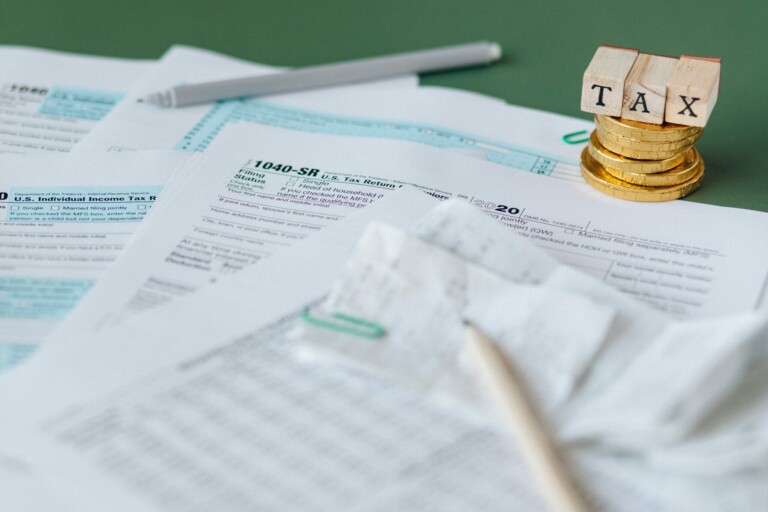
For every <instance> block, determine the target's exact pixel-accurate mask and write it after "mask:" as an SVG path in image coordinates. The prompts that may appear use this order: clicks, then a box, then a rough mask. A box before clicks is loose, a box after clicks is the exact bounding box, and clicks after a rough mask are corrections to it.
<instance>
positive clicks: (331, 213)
mask: <svg viewBox="0 0 768 512" xmlns="http://www.w3.org/2000/svg"><path fill="white" fill-rule="evenodd" d="M188 178H189V179H186V180H184V182H183V183H181V184H180V186H179V187H178V188H176V189H174V190H173V191H172V192H171V197H170V200H169V201H168V202H165V205H164V207H163V209H161V210H160V211H158V212H157V215H156V216H154V219H155V221H156V222H154V223H153V224H152V225H150V226H147V229H145V230H142V233H141V234H140V235H139V237H138V238H137V239H136V240H135V243H133V244H131V247H130V248H129V249H128V252H127V253H126V257H124V258H122V259H121V261H120V262H119V263H118V267H116V268H117V270H115V272H111V273H109V275H107V276H105V278H104V279H103V280H101V281H100V283H98V284H97V285H96V286H95V287H94V288H93V290H92V291H91V292H90V293H89V294H88V297H87V298H86V300H85V302H83V303H82V306H81V307H80V308H77V309H76V310H75V311H74V312H73V314H72V316H70V318H68V319H67V321H66V322H65V323H64V324H63V326H62V329H61V330H60V331H59V333H58V334H59V335H61V336H63V337H68V338H76V337H77V335H82V333H87V332H93V331H94V329H96V328H97V326H102V325H104V324H105V323H106V322H108V321H109V322H120V319H121V318H123V317H124V316H125V315H126V314H129V313H131V312H133V313H135V312H138V311H144V310H146V309H151V308H153V307H155V306H157V305H158V304H164V303H166V302H168V301H171V300H173V299H174V298H176V297H179V296H184V295H187V294H189V293H191V292H193V291H195V290H197V289H198V288H200V287H202V286H204V285H206V284H208V283H210V282H213V281H215V280H216V279H218V278H219V277H220V276H223V275H227V274H233V273H236V272H239V271H241V270H242V269H243V268H245V267H247V266H249V265H252V264H253V263H256V262H258V261H260V260H261V259H263V258H265V257H268V256H270V255H272V254H279V251H281V250H282V249H283V248H285V247H288V246H290V245H292V244H294V243H295V242H296V241H298V240H302V239H304V238H306V237H308V236H310V235H312V234H314V233H316V232H318V231H320V230H322V229H324V228H325V227H326V226H328V225H330V224H332V223H334V222H336V221H338V220H339V219H341V218H344V217H345V216H347V215H348V214H349V213H351V212H352V211H355V210H357V209H359V208H364V207H365V206H366V205H368V204H371V203H372V202H375V201H376V200H377V199H378V198H379V197H382V196H383V195H386V194H387V193H389V192H391V191H392V190H395V189H397V188H399V187H401V186H403V185H413V186H415V187H417V188H419V189H421V190H422V191H424V192H426V193H428V194H430V195H432V196H433V197H436V198H438V199H447V198H458V199H462V200H464V201H467V202H469V203H470V204H473V205H475V206H476V207H478V208H480V209H481V210H482V211H485V212H487V213H488V214H490V215H492V216H495V217H496V218H498V219H499V220H500V221H501V222H502V223H503V224H505V225H507V226H508V227H509V228H511V229H513V230H514V231H515V232H517V233H518V234H519V235H521V236H524V237H526V238H528V239H529V240H531V241H532V242H534V243H535V244H536V245H538V246H539V247H541V248H543V249H546V250H548V251H549V252H550V254H551V255H553V256H554V257H555V258H556V259H558V260H559V261H560V262H562V263H566V264H568V265H571V266H575V267H577V268H579V269H582V270H584V271H586V272H588V273H590V274H592V275H593V276H595V277H597V278H598V279H600V280H602V281H605V282H607V283H610V284H612V285H615V286H618V287H619V288H620V289H621V290H622V291H623V292H625V293H626V294H629V295H632V296H633V297H635V298H636V299H639V300H641V301H643V302H646V303H648V304H650V305H652V306H654V307H655V308H657V309H662V310H665V311H668V312H670V313H673V314H676V315H680V316H704V315H715V314H719V313H726V312H731V311H738V310H748V309H752V308H754V307H755V305H756V303H757V302H758V300H759V297H760V294H761V293H762V289H763V285H764V281H765V275H766V269H765V268H762V267H760V264H759V263H758V262H760V261H764V260H763V259H761V257H756V255H762V254H766V255H767V256H768V241H765V240H754V237H753V236H752V234H753V233H755V232H761V230H764V229H765V227H766V226H765V225H766V223H768V216H766V215H765V214H759V213H756V212H750V211H741V210H732V209H725V208H716V207H711V206H704V205H698V204H692V203H686V202H675V203H669V204H662V205H645V204H635V203H628V202H623V201H619V200H614V199H612V198H605V197H603V196H602V195H601V194H599V193H596V192H594V191H593V190H591V189H590V188H589V187H588V186H586V185H585V184H583V183H580V184H573V183H569V182H566V181H564V180H549V179H546V178H542V177H540V176H535V175H533V174H529V173H523V172H513V171H510V170H509V169H508V168H506V167H503V166H499V165H495V164H492V163H488V162H483V161H481V160H478V159H469V158H462V157H461V156H457V155H455V154H451V153H449V152H445V151H442V150H440V149H436V148H430V147H426V146H423V145H417V144H410V143H404V142H394V141H383V140H371V139H353V138H348V137H338V136H331V135H320V134H305V133H299V132H294V131H288V130H280V129H275V128H268V127H264V126H258V125H231V126H227V127H225V128H224V129H223V131H222V133H221V134H220V135H219V137H218V138H217V140H216V141H215V142H214V143H213V144H212V145H211V147H210V148H209V149H208V150H207V151H206V152H205V153H203V155H202V160H201V162H200V163H199V165H198V166H197V167H196V168H195V169H193V170H192V171H191V174H190V175H189V176H188ZM670 215H675V216H676V218H678V219H680V220H679V222H680V223H684V224H685V225H686V226H687V229H686V231H685V233H681V232H680V231H679V230H678V229H675V228H674V227H672V226H669V223H667V222H665V220H666V219H668V218H669V216H670ZM721 226H722V229H720V227H721ZM716 228H717V229H716ZM747 247H749V250H747ZM308 264H311V262H308ZM508 264H509V265H515V261H514V259H512V258H511V259H510V261H509V262H508ZM756 276H758V277H757V278H756ZM137 283H140V284H137ZM58 338H59V336H57V339H58Z"/></svg>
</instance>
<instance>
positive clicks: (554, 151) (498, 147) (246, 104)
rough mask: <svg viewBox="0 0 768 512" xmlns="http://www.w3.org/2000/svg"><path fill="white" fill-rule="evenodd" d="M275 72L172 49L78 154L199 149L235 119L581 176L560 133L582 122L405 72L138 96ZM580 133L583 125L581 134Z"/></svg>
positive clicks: (573, 148) (574, 154)
mask: <svg viewBox="0 0 768 512" xmlns="http://www.w3.org/2000/svg"><path fill="white" fill-rule="evenodd" d="M267 71H273V70H271V69H269V68H265V67H263V66H262V67H254V65H252V64H245V63H243V62H242V61H237V60H234V59H232V58H229V57H225V56H222V55H218V54H215V53H212V52H207V51H203V50H197V49H194V48H188V47H179V46H177V47H173V48H171V49H170V50H169V51H168V53H167V54H166V55H165V56H163V58H162V59H161V60H160V61H159V62H158V64H157V66H156V68H155V70H154V72H152V73H149V74H148V75H147V76H146V77H145V79H144V80H143V81H142V82H141V83H140V84H138V85H137V86H136V88H135V89H134V90H132V92H131V93H130V95H129V96H128V98H127V99H126V101H125V102H124V103H122V104H121V105H120V106H119V107H117V108H116V109H115V111H114V112H112V114H111V115H110V116H109V117H108V118H106V119H105V120H104V122H103V123H102V124H101V125H100V126H99V129H98V130H96V131H94V133H92V134H91V135H90V136H89V137H87V138H86V139H84V140H83V141H82V143H81V144H80V145H79V146H78V147H77V150H82V151H108V150H116V149H170V148H176V149H180V150H185V151H203V150H205V149H206V148H207V147H208V145H209V144H211V142H212V141H214V140H215V139H216V138H217V137H218V135H219V133H221V131H222V129H223V128H224V127H225V126H227V125H229V124H232V123H238V122H242V123H251V124H261V125H268V126H275V127H279V128H287V129H292V130H298V131H304V132H313V133H328V134H335V135H349V136H355V137H370V138H377V139H388V140H407V141H411V142H416V143H419V144H424V145H428V146H432V147H439V148H444V149H446V150H448V151H452V152H458V153H462V154H468V155H473V156H476V157H478V158H482V159H485V160H489V161H492V162H496V163H499V164H501V165H505V166H508V167H510V168H513V169H519V170H524V171H527V172H532V173H536V174H542V175H547V176H554V177H558V178H563V179H568V180H580V179H581V178H580V177H579V164H578V160H579V152H580V146H574V145H570V144H566V143H565V142H564V141H563V135H565V134H568V133H571V132H576V131H582V130H588V129H590V126H591V123H587V122H586V121H583V120H580V119H574V118H569V117H565V116H561V115H557V114H551V113H547V112H541V111H536V110H532V109H527V108H521V107H513V106H509V105H506V104H505V103H504V102H503V101H501V100H498V99H496V98H491V97H488V96H483V95H480V94H476V93H470V92H465V91H456V90H450V89H443V88H436V87H413V85H415V83H416V82H415V80H414V79H412V78H406V79H397V80H388V81H383V82H374V83H371V84H360V85H355V86H346V87H334V88H328V89H320V90H314V91H305V92H301V93H294V94H282V95H276V96H270V97H267V98H263V99H253V98H250V99H241V100H231V101H222V102H217V103H216V104H214V105H207V106H206V105H203V106H196V107H186V108H183V109H174V110H173V111H170V112H169V111H168V110H165V109H159V108H157V107H154V106H151V105H147V104H139V103H137V102H136V99H137V98H141V97H144V96H145V95H147V94H149V93H152V92H155V91H157V90H162V89H165V88H168V87H170V86H173V85H176V84H178V83H179V82H195V81H204V80H215V79H221V78H230V77H232V76H242V75H243V74H246V73H255V72H261V73H264V72H267ZM585 133H586V132H585Z"/></svg>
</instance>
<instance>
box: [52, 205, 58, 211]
mask: <svg viewBox="0 0 768 512" xmlns="http://www.w3.org/2000/svg"><path fill="white" fill-rule="evenodd" d="M58 209H59V207H58V206H56V205H53V206H51V210H58Z"/></svg>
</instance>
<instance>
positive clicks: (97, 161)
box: [0, 151, 195, 371]
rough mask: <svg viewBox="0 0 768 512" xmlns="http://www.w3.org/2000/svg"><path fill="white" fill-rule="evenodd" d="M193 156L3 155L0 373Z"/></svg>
mask: <svg viewBox="0 0 768 512" xmlns="http://www.w3.org/2000/svg"><path fill="white" fill-rule="evenodd" d="M194 159H195V155H189V154H184V153H180V152H172V151H161V152H159V151H153V152H145V153H134V154H117V153H110V154H83V155H75V154H69V155H26V156H13V155H0V169H2V172H0V290H2V294H0V371H2V370H4V369H7V368H9V367H10V366H12V365H14V364H15V363H16V362H18V361H20V360H21V359H23V358H25V357H26V356H28V355H29V354H31V353H32V352H33V351H34V350H35V349H36V347H37V345H38V344H39V343H40V342H41V341H42V340H43V339H44V338H45V337H46V335H47V334H48V333H49V332H50V331H51V330H52V329H53V328H54V327H55V325H56V324H57V323H59V322H60V321H61V320H62V319H63V318H64V317H65V316H66V315H67V314H68V313H69V311H70V310H72V308H74V306H75V304H76V303H77V302H78V301H79V300H80V298H81V297H82V296H83V295H84V294H85V293H86V292H87V291H88V289H89V288H90V287H91V286H93V284H94V282H95V281H96V280H97V279H98V278H99V277H100V276H101V275H102V274H103V273H104V272H105V271H106V270H107V269H108V268H109V266H110V265H111V264H112V263H113V262H114V260H115V259H116V258H117V256H118V255H119V254H120V252H121V250H122V249H123V247H125V245H126V244H127V243H128V241H129V240H130V238H131V236H132V235H133V233H134V232H135V231H136V230H137V229H138V228H139V225H140V222H141V221H142V220H143V218H144V216H145V215H146V214H147V213H148V212H149V211H150V209H151V208H152V205H153V204H154V202H155V200H156V198H157V196H158V195H159V194H160V192H161V190H162V189H163V186H164V185H165V183H166V181H167V180H168V179H169V177H170V176H171V175H172V174H173V173H174V171H176V170H177V169H183V168H185V167H186V166H187V165H188V164H189V163H190V162H191V160H194Z"/></svg>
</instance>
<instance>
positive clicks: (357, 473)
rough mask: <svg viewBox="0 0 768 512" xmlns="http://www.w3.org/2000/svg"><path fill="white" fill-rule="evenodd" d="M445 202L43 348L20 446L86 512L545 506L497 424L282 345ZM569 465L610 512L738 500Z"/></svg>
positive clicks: (11, 390)
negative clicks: (90, 339)
mask: <svg viewBox="0 0 768 512" xmlns="http://www.w3.org/2000/svg"><path fill="white" fill-rule="evenodd" d="M398 196H400V197H398ZM433 203H434V199H431V198H429V197H427V196H425V195H418V194H417V195H413V193H412V192H408V191H407V190H402V191H399V192H398V193H397V194H392V195H390V196H388V197H386V198H384V199H382V200H381V201H380V202H379V203H378V204H375V205H372V206H371V207H370V208H366V209H364V210H361V211H360V212H359V214H358V215H354V216H350V217H349V218H348V219H346V220H345V221H344V222H343V223H339V224H337V225H336V226H334V227H331V228H329V229H328V230H326V231H324V232H323V233H321V234H319V235H318V236H317V237H314V238H313V239H310V240H307V241H306V242H304V243H302V244H300V245H296V246H295V247H293V248H290V249H287V250H286V251H284V252H283V257H282V258H280V259H278V258H272V259H269V260H267V261H265V262H264V263H262V264H260V265H258V266H255V267H252V268H250V269H248V270H246V271H244V272H243V273H242V274H240V275H239V276H238V277H236V278H235V277H229V278H226V279H222V280H221V282H220V283H219V284H218V285H217V286H215V287H208V288H207V289H205V290H202V291H201V292H200V293H199V294H196V295H193V296H190V297H187V298H185V299H181V300H179V301H176V302H175V303H172V304H170V305H168V306H166V307H165V308H163V310H155V311H151V312H148V313H147V314H146V315H145V316H143V317H142V319H141V321H137V322H131V324H130V325H126V326H123V328H121V329H120V331H119V332H117V331H115V332H114V333H113V334H115V335H116V336H118V337H119V341H118V342H117V343H116V344H114V345H111V346H110V345H109V344H105V343H94V344H91V345H89V346H87V347H86V346H81V347H78V348H76V349H74V350H72V351H71V352H66V353H62V354H60V355H58V356H57V357H52V356H50V355H48V356H47V357H46V353H43V354H41V356H40V357H39V358H37V359H36V360H35V361H33V362H32V363H31V364H30V365H27V366H26V367H24V368H22V369H20V371H19V372H17V373H15V374H12V375H9V376H8V379H7V380H6V381H5V382H4V383H2V387H0V410H2V411H3V412H2V414H0V422H1V424H2V428H3V431H4V432H6V436H7V437H6V441H7V442H12V443H13V444H14V449H16V450H19V451H21V452H23V453H25V454H26V456H27V457H28V458H29V460H31V461H33V462H34V463H35V464H36V465H37V466H36V467H37V470H38V471H37V473H36V474H37V475H38V476H39V477H40V478H43V479H44V481H45V482H47V483H48V485H51V486H53V488H55V489H56V490H57V492H59V493H61V496H62V499H67V500H72V503H75V504H76V509H77V510H83V511H87V510H103V509H104V508H105V507H108V508H110V510H115V511H121V510H153V511H154V510H164V511H170V510H185V511H196V510H201V511H202V510H210V509H211V508H221V509H226V510H231V511H238V510H253V509H256V508H258V509H261V508H264V509H271V508H279V509H280V510H313V511H317V510H338V509H339V508H344V509H345V510H360V511H363V510H366V511H367V510H370V511H373V510H377V511H378V510H382V511H383V510H412V509H419V508H420V509H439V510H446V511H457V512H458V511H460V510H478V509H482V510H488V511H494V510H499V511H501V510H508V509H509V507H510V505H513V506H517V507H519V508H521V509H525V510H536V509H539V508H541V506H542V505H541V502H540V500H539V498H538V496H537V494H536V493H535V491H534V490H533V482H531V481H530V480H529V477H528V475H527V474H526V473H525V472H524V470H523V469H522V466H521V465H520V464H519V463H518V462H517V457H516V455H515V452H514V450H513V449H512V448H511V447H510V446H509V444H508V443H507V442H506V441H505V439H504V438H503V437H501V436H500V435H499V434H498V433H496V432H495V431H494V430H489V429H487V428H484V427H481V426H478V425H476V424H474V423H471V422H467V421H466V420H465V419H463V418H461V417H458V416H456V415H453V414H451V413H450V412H449V411H446V410H443V409H441V408H436V407H434V405H433V404H431V403H430V402H429V401H426V400H424V399H423V397H421V396H420V395H418V394H413V393H410V392H408V390H406V389H401V388H398V387H396V386H391V385H388V384H386V383H385V382H380V381H377V380H371V379H368V378H364V377H363V376H361V375H357V374H355V373H347V372H339V371H337V370H335V369H334V370H333V371H325V370H324V369H323V368H322V367H314V366H302V365H297V364H296V363H295V361H294V360H293V359H292V358H291V357H290V356H289V354H290V352H291V351H292V348H293V347H292V344H291V342H290V341H289V340H287V339H285V338H284V336H283V333H285V331H286V330H287V329H289V328H290V327H291V326H292V325H293V323H294V320H295V319H296V318H297V316H298V314H299V313H300V311H301V309H302V307H303V306H304V305H309V304H312V303H314V302H316V301H317V298H319V297H320V296H322V295H323V294H324V293H325V290H327V289H328V287H329V286H330V284H331V281H332V280H333V276H334V275H335V274H336V273H337V272H338V271H339V270H340V269H341V267H342V266H343V262H344V260H345V258H346V255H347V254H348V253H349V251H350V249H351V245H352V244H353V241H354V239H355V238H356V237H357V236H358V235H359V233H360V232H361V231H362V229H363V227H364V225H365V224H366V223H367V221H368V220H370V219H371V218H374V219H377V220H380V221H384V222H388V223H392V224H395V225H408V224H410V223H412V222H413V219H417V218H418V217H419V216H420V215H421V214H423V213H424V211H425V210H426V209H427V208H428V207H429V206H430V205H431V204H433ZM350 222H352V223H354V227H353V226H351V225H350ZM308 253H309V254H312V261H313V263H314V264H315V265H317V267H314V266H309V265H306V262H307V257H306V255H307V254H308ZM286 269H291V270H292V271H291V272H288V273H287V274H286V273H285V271H286ZM278 275H281V277H280V278H279V279H278V278H277V276H278ZM264 283H270V284H269V286H264ZM256 286H258V287H259V288H261V290H260V291H258V292H255V291H254V289H255V287H256ZM212 304H217V307H216V308H212V307H211V305H212ZM148 353H151V354H152V357H151V358H149V359H148V358H147V354H148ZM86 355H87V358H86V357H84V356H86ZM86 359H87V360H88V364H87V365H86V364H84V361H85V360H86ZM73 368H79V369H81V371H73ZM40 375H45V376H46V379H39V378H38V376H40ZM95 383H98V384H97V385H95ZM19 389H24V390H25V394H24V395H23V398H22V394H21V393H19V392H18V390H19ZM6 411H15V412H16V413H15V414H14V415H9V414H6ZM569 459H570V460H571V462H572V464H573V467H574V469H575V472H576V474H577V475H578V478H579V481H580V482H581V484H582V485H583V486H585V487H586V488H587V489H588V491H587V492H588V494H589V495H590V496H591V497H592V499H593V500H594V501H595V502H597V503H598V505H597V506H596V507H595V509H596V510H618V511H624V510H627V511H641V510H649V509H653V510H679V509H683V508H684V507H693V508H694V509H696V510H704V511H724V510H727V504H728V503H729V501H728V499H727V498H729V497H730V493H729V492H726V493H722V494H717V495H712V494H711V493H710V491H709V488H708V487H707V486H706V485H702V483H701V482H699V481H696V480H691V479H688V478H686V477H681V476H676V475H673V474H666V473H662V472H657V473H648V472H647V471H643V468H642V467H638V461H631V460H618V461H617V460H615V459H611V458H605V457H594V456H588V455H585V454H580V453H573V454H571V456H570V457H569ZM85 486H87V492H85V491H84V490H83V489H84V488H85ZM751 488H752V487H750V489H751ZM718 490H719V489H718ZM740 491H741V489H740ZM743 495H744V494H743V493H740V494H739V496H743ZM747 503H750V502H749V501H747Z"/></svg>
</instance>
